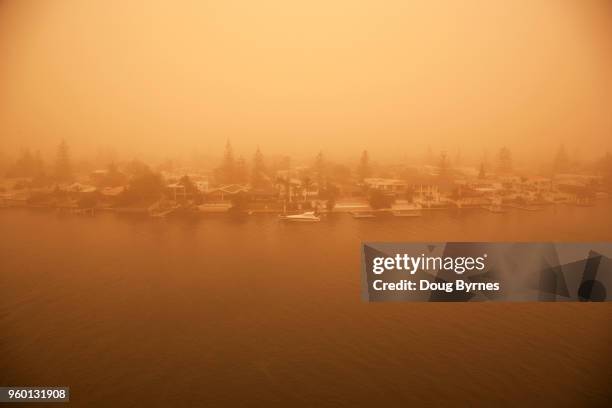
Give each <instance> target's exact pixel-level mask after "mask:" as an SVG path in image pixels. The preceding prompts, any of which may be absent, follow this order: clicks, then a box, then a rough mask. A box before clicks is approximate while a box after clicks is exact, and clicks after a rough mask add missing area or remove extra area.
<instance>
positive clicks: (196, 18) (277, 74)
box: [0, 0, 612, 159]
mask: <svg viewBox="0 0 612 408" xmlns="http://www.w3.org/2000/svg"><path fill="white" fill-rule="evenodd" d="M383 3H384V4H383ZM0 55H1V58H0V61H1V62H0V140H1V141H0V153H3V154H9V155H10V154H14V153H15V152H17V151H18V150H19V149H23V148H31V149H39V150H41V152H42V153H43V154H45V155H49V154H53V152H54V149H55V147H56V146H57V144H58V142H59V140H61V139H65V140H66V141H67V142H68V143H69V144H70V146H71V148H72V149H73V151H74V152H75V153H76V154H94V153H95V152H96V151H99V150H100V149H116V151H118V152H120V153H121V154H124V155H142V156H144V157H164V156H168V155H187V154H191V153H193V152H200V153H202V154H212V155H214V154H217V155H220V154H221V153H222V150H223V146H224V144H225V143H226V141H227V140H228V139H230V140H231V142H232V144H233V145H234V146H235V149H236V150H237V151H240V152H244V153H245V154H247V155H250V154H251V153H252V152H253V151H255V149H256V147H257V146H261V147H262V149H264V150H265V151H266V152H268V153H272V154H288V155H292V156H295V157H310V156H313V155H314V154H316V153H317V152H318V151H319V150H323V151H325V153H326V154H328V155H329V156H332V157H337V158H340V159H342V158H348V157H355V156H357V155H358V154H359V152H360V151H362V150H363V149H368V150H369V151H370V152H372V154H373V155H374V156H375V157H379V158H399V157H411V156H412V155H416V154H422V153H423V152H424V151H425V150H426V149H427V148H428V147H430V148H433V149H434V150H436V151H437V150H441V149H445V150H448V151H454V150H456V149H463V151H464V152H465V153H464V154H465V155H466V156H469V155H473V156H476V155H481V154H482V152H483V151H487V150H488V151H491V152H494V151H496V150H497V149H498V148H499V147H500V146H508V147H509V148H511V149H512V150H513V152H514V153H515V154H517V155H523V156H526V157H529V155H537V154H541V153H542V152H550V151H554V150H556V149H557V147H558V146H559V145H560V144H564V145H565V146H567V148H568V150H569V151H571V152H572V154H576V155H584V156H589V155H595V154H598V155H599V154H601V153H602V152H604V151H606V150H610V148H611V142H610V140H612V137H611V136H612V75H611V74H610V73H611V72H612V3H610V2H608V1H584V2H582V1H543V0H541V1H527V0H519V1H513V2H506V1H434V2H430V1H388V2H380V1H361V2H354V1H333V2H330V1H310V2H307V3H303V4H295V3H293V2H286V1H280V0H278V1H260V2H249V1H206V2H204V1H201V2H200V1H180V2H169V1H167V2H166V1H142V2H124V1H101V0H95V1H94V0H92V1H87V2H84V1H77V0H58V1H54V2H41V1H34V0H23V1H2V2H1V3H0Z"/></svg>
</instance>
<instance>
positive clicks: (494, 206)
mask: <svg viewBox="0 0 612 408" xmlns="http://www.w3.org/2000/svg"><path fill="white" fill-rule="evenodd" d="M482 209H483V210H487V211H489V212H492V213H496V214H502V213H505V212H506V210H504V209H503V208H502V206H501V205H498V204H491V205H483V206H482Z"/></svg>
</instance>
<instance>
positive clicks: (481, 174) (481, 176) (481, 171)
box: [478, 163, 487, 179]
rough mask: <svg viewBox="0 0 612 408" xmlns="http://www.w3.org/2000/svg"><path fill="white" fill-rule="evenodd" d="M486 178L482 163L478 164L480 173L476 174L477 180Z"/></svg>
mask: <svg viewBox="0 0 612 408" xmlns="http://www.w3.org/2000/svg"><path fill="white" fill-rule="evenodd" d="M486 177H487V173H486V172H485V166H484V163H480V171H479V172H478V178H479V179H483V178H486Z"/></svg>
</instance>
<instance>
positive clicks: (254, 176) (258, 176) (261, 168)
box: [251, 146, 267, 189]
mask: <svg viewBox="0 0 612 408" xmlns="http://www.w3.org/2000/svg"><path fill="white" fill-rule="evenodd" d="M266 180H267V169H266V165H265V162H264V157H263V154H261V150H260V149H259V146H257V150H256V151H255V155H254V156H253V170H252V172H251V185H252V186H253V188H256V189H257V188H262V187H264V186H265V184H266Z"/></svg>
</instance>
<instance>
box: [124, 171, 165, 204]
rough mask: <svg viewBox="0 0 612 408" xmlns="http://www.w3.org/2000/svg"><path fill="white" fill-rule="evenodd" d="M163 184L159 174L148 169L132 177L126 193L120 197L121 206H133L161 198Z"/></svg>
mask: <svg viewBox="0 0 612 408" xmlns="http://www.w3.org/2000/svg"><path fill="white" fill-rule="evenodd" d="M163 189H164V184H163V181H162V178H161V175H160V174H157V173H153V172H152V171H151V170H150V169H149V168H148V167H147V170H146V171H143V172H142V173H140V174H138V175H136V176H134V177H133V178H132V179H131V180H130V183H129V185H128V188H127V190H126V191H124V192H123V194H122V196H121V202H122V203H123V204H133V203H139V202H145V201H151V200H155V199H158V198H159V197H161V195H162V193H163Z"/></svg>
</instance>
